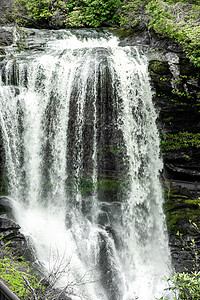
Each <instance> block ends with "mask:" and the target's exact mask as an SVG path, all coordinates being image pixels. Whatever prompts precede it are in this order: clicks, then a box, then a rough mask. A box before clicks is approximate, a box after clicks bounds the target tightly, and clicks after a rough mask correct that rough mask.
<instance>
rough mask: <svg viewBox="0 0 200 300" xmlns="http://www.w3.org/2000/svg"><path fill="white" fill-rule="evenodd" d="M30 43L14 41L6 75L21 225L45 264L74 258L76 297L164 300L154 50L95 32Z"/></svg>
mask: <svg viewBox="0 0 200 300" xmlns="http://www.w3.org/2000/svg"><path fill="white" fill-rule="evenodd" d="M41 39H42V41H41ZM33 41H34V43H38V44H39V46H38V50H37V51H35V50H34V48H33V50H30V49H31V47H30V45H32V43H33ZM27 44H28V45H27V49H28V48H29V47H30V49H28V50H26V51H21V52H20V53H18V52H17V51H15V47H8V49H7V57H6V59H5V61H3V64H2V67H1V73H0V75H1V76H0V78H1V79H0V80H1V81H0V125H1V132H2V137H3V142H4V148H5V153H6V168H7V173H8V178H9V186H10V190H9V192H10V195H11V197H12V198H14V199H15V200H16V218H17V220H18V223H19V224H20V226H21V230H22V232H23V233H24V234H25V235H26V236H28V237H29V238H30V239H31V241H32V243H33V245H34V248H35V250H36V254H37V257H38V260H39V261H40V262H41V263H42V264H43V265H44V267H45V268H47V269H51V268H52V265H53V266H54V268H55V267H56V266H55V265H57V264H58V265H59V264H60V261H62V265H63V264H64V265H66V266H67V270H66V273H65V274H63V275H64V276H63V278H62V279H61V280H60V282H59V285H66V284H68V285H70V286H71V287H73V291H74V293H75V295H74V296H71V297H72V299H79V296H80V297H82V298H83V299H89V300H95V299H97V300H101V299H102V300H133V299H140V300H153V299H154V297H161V296H162V293H163V288H164V287H165V285H164V284H163V283H162V279H161V278H162V277H164V275H166V273H167V269H168V265H167V263H169V260H170V259H169V250H168V244H167V238H166V235H165V225H164V215H163V211H162V190H161V186H160V183H159V171H160V170H161V169H162V163H161V160H160V158H159V136H158V131H157V128H156V113H155V109H154V106H153V103H152V92H151V87H150V83H149V77H148V70H147V66H148V60H147V55H146V53H145V51H144V50H142V48H141V47H140V48H138V47H123V48H122V47H120V46H119V45H118V44H119V42H118V40H117V38H116V37H113V36H112V35H110V34H109V33H108V32H101V31H98V32H97V31H91V30H90V31H86V30H79V31H67V30H66V31H65V30H61V31H51V32H49V31H45V30H44V31H42V30H41V31H38V30H33V31H32V34H31V35H30V37H29V38H27ZM55 257H56V261H55ZM81 278H83V279H81ZM85 281H87V282H88V283H87V284H83V283H84V282H85ZM70 292H71V291H70Z"/></svg>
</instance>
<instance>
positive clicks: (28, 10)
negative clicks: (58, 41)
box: [13, 0, 121, 27]
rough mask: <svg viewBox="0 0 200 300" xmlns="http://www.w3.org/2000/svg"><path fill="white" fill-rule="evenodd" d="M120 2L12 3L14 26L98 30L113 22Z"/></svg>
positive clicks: (26, 0)
mask: <svg viewBox="0 0 200 300" xmlns="http://www.w3.org/2000/svg"><path fill="white" fill-rule="evenodd" d="M120 5H121V1H120V0H107V1H103V0H77V1H72V0H68V1H67V0H58V1H56V0H54V1H51V0H15V1H14V8H15V10H14V11H15V12H14V13H13V18H14V20H15V21H16V22H17V23H22V24H28V23H31V22H32V23H36V24H37V23H39V24H40V23H42V22H43V23H44V24H45V22H46V23H48V24H50V25H52V26H55V27H56V26H61V27H83V26H89V27H98V26H100V25H101V24H102V23H104V22H106V23H113V22H116V21H117V20H118V19H119V17H118V16H117V15H116V11H117V9H118V8H119V6H120Z"/></svg>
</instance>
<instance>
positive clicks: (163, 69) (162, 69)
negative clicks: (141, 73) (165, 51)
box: [149, 60, 171, 75]
mask: <svg viewBox="0 0 200 300" xmlns="http://www.w3.org/2000/svg"><path fill="white" fill-rule="evenodd" d="M149 72H150V73H152V72H153V73H156V74H159V75H167V74H170V73H171V72H170V69H169V64H168V62H166V61H165V62H162V61H160V60H151V61H150V62H149Z"/></svg>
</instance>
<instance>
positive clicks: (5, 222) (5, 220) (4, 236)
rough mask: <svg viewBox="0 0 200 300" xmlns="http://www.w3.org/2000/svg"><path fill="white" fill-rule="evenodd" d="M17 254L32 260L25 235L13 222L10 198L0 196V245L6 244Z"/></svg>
mask: <svg viewBox="0 0 200 300" xmlns="http://www.w3.org/2000/svg"><path fill="white" fill-rule="evenodd" d="M8 242H9V243H8ZM7 243H8V246H9V248H10V249H11V251H13V253H14V254H15V255H17V256H19V257H20V256H23V257H24V258H26V259H28V260H33V254H32V251H31V250H30V248H29V246H28V244H27V241H26V239H25V236H24V235H23V234H21V233H20V226H19V225H18V224H17V223H16V222H15V220H14V216H13V204H12V200H11V199H10V198H8V197H4V196H1V197H0V245H1V246H5V245H7Z"/></svg>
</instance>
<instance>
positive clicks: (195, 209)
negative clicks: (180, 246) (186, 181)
mask: <svg viewBox="0 0 200 300" xmlns="http://www.w3.org/2000/svg"><path fill="white" fill-rule="evenodd" d="M184 193H186V194H184ZM188 194H189V191H188V190H186V189H183V188H171V189H170V190H169V189H168V188H165V189H164V197H165V203H164V210H165V212H166V222H167V228H168V231H169V232H170V233H174V234H176V232H177V231H179V232H180V233H181V234H189V232H188V226H185V225H184V224H190V223H191V222H193V223H195V224H196V225H197V227H198V228H200V198H196V199H191V197H190V196H188Z"/></svg>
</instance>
